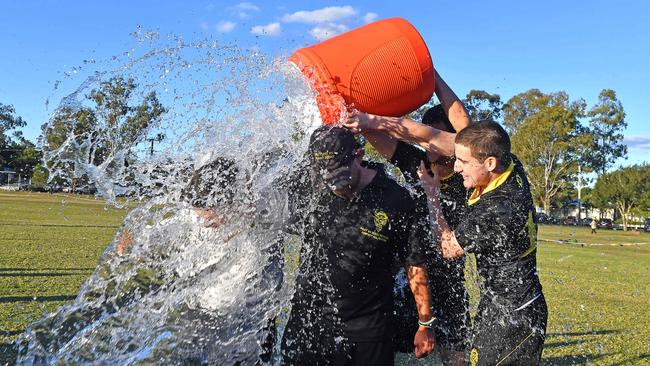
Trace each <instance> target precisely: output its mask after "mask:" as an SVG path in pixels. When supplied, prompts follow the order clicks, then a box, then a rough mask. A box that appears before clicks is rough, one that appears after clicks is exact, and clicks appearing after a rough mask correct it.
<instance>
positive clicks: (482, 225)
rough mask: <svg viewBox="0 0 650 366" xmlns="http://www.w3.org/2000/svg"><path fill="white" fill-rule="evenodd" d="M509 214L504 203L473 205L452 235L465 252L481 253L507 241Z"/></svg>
mask: <svg viewBox="0 0 650 366" xmlns="http://www.w3.org/2000/svg"><path fill="white" fill-rule="evenodd" d="M486 203H487V202H486ZM510 214H511V212H510V210H509V208H508V207H507V205H505V204H498V205H491V204H487V205H486V204H484V205H481V206H477V207H474V209H470V210H469V211H468V214H467V215H465V216H464V218H463V219H462V221H461V222H460V223H459V224H458V226H457V227H456V229H455V230H454V236H455V237H456V240H458V244H460V246H461V247H463V249H464V250H465V251H466V252H469V253H479V254H483V253H485V252H486V251H487V250H490V249H491V248H494V247H497V246H499V245H505V244H506V243H507V241H508V230H511V228H509V227H508V222H509V215H510Z"/></svg>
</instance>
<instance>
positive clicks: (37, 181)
mask: <svg viewBox="0 0 650 366" xmlns="http://www.w3.org/2000/svg"><path fill="white" fill-rule="evenodd" d="M48 177H49V172H48V171H47V169H46V168H45V167H44V166H42V165H37V166H35V167H34V173H33V174H32V185H33V186H34V187H38V188H45V186H46V185H47V180H48Z"/></svg>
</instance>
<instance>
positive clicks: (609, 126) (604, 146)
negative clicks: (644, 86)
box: [587, 89, 627, 174]
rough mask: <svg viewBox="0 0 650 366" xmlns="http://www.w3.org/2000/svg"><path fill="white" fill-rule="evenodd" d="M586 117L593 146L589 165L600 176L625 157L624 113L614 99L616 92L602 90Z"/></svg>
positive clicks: (620, 105) (618, 102)
mask: <svg viewBox="0 0 650 366" xmlns="http://www.w3.org/2000/svg"><path fill="white" fill-rule="evenodd" d="M587 116H588V117H589V129H590V133H591V135H592V137H593V142H592V145H593V146H594V148H593V149H591V150H590V151H589V154H588V161H589V165H590V166H591V168H592V169H593V170H594V171H596V172H597V173H599V174H602V173H604V172H605V171H606V170H607V169H608V168H610V167H611V166H612V165H613V164H614V162H615V161H616V160H617V159H618V158H622V157H625V156H626V155H627V146H626V145H625V144H624V143H623V131H624V130H625V128H626V127H627V122H625V111H624V110H623V104H622V103H621V101H619V100H618V99H617V98H616V92H615V91H613V90H611V89H603V90H602V91H601V92H600V94H599V95H598V103H597V104H596V105H595V106H594V107H592V108H591V109H590V110H589V112H587Z"/></svg>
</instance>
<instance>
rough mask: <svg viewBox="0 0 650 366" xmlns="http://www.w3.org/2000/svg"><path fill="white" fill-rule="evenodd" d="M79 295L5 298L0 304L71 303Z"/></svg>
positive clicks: (0, 299)
mask: <svg viewBox="0 0 650 366" xmlns="http://www.w3.org/2000/svg"><path fill="white" fill-rule="evenodd" d="M76 297H77V295H54V296H4V297H0V304H5V303H9V302H30V301H36V302H48V301H69V300H74V299H75V298H76Z"/></svg>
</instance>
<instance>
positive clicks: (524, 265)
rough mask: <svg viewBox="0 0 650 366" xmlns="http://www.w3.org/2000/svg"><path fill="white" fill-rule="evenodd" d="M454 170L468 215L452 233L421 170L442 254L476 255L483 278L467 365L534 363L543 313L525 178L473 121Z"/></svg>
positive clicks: (487, 124) (490, 131)
mask: <svg viewBox="0 0 650 366" xmlns="http://www.w3.org/2000/svg"><path fill="white" fill-rule="evenodd" d="M455 152H456V163H455V170H456V172H458V173H460V174H461V175H462V176H463V184H464V186H465V187H466V188H473V189H474V190H473V192H472V194H471V196H470V198H469V200H468V213H467V215H465V216H464V218H463V219H462V220H461V221H460V223H458V224H457V225H456V227H455V228H454V229H453V230H452V229H451V227H450V225H449V224H448V222H447V220H446V219H445V217H444V216H443V215H442V214H441V208H440V193H439V183H438V179H437V177H436V176H434V177H431V176H430V175H428V173H427V172H426V170H425V167H424V166H421V168H420V175H421V177H422V180H423V185H424V186H425V189H426V191H427V195H428V196H429V201H430V204H431V205H432V206H433V209H432V213H433V214H434V215H435V218H434V219H435V220H434V221H435V222H436V224H437V226H438V230H439V232H440V245H441V250H442V253H443V256H444V257H446V258H456V257H459V256H461V255H463V254H464V253H465V252H470V253H475V254H476V261H477V269H478V272H479V275H480V276H481V277H482V278H483V279H484V280H483V283H482V286H481V287H482V289H481V300H480V302H479V307H478V314H477V317H476V319H475V323H474V328H473V331H472V333H473V334H472V344H471V351H470V357H469V360H470V364H471V365H472V366H476V365H536V364H539V361H540V358H541V354H542V349H543V346H544V338H545V334H546V320H547V316H548V311H547V308H546V301H545V300H544V295H543V294H542V286H541V284H540V282H539V278H538V276H537V256H536V253H537V223H536V219H535V214H534V212H535V209H534V206H533V201H532V197H531V193H530V186H529V183H528V179H527V178H526V175H525V173H524V169H523V166H522V165H521V163H520V162H519V161H518V160H517V158H516V157H515V156H514V155H512V154H511V152H510V138H509V137H508V134H507V133H506V132H505V130H504V129H503V128H502V127H501V126H500V125H499V124H498V123H496V122H493V121H480V122H477V123H474V124H472V125H470V126H469V127H467V128H465V129H464V130H462V131H460V132H459V133H458V135H457V136H456V140H455ZM436 175H437V173H436Z"/></svg>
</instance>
